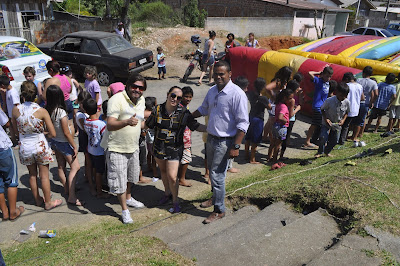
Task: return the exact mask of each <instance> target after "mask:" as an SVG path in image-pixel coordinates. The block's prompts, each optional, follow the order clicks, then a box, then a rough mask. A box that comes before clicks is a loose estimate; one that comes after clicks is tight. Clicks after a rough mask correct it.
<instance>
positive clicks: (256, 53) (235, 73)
mask: <svg viewBox="0 0 400 266" xmlns="http://www.w3.org/2000/svg"><path fill="white" fill-rule="evenodd" d="M266 52H268V50H265V49H248V48H246V47H235V48H230V49H229V59H230V62H231V68H232V81H234V80H235V79H236V78H237V77H239V76H244V77H246V78H247V79H248V80H249V87H248V90H249V91H251V90H254V87H253V84H254V81H255V80H256V78H257V75H258V62H259V61H260V58H261V56H262V55H263V54H264V53H266Z"/></svg>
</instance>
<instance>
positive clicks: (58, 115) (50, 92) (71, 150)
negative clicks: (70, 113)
mask: <svg viewBox="0 0 400 266" xmlns="http://www.w3.org/2000/svg"><path fill="white" fill-rule="evenodd" d="M46 98H47V99H51V100H48V101H47V105H46V109H47V111H48V112H49V114H51V115H50V117H51V121H52V122H53V124H54V128H55V130H56V136H55V137H53V138H52V139H51V146H52V148H53V149H54V150H55V153H56V158H57V164H58V177H59V178H60V181H61V183H62V184H63V186H64V190H65V194H67V195H68V201H67V202H68V203H69V204H73V205H76V206H82V205H83V203H81V202H80V201H79V200H78V199H77V198H76V195H75V183H76V180H75V177H76V173H77V172H78V171H79V168H80V166H79V162H78V159H77V157H76V156H77V154H78V148H77V145H76V144H75V142H74V138H73V135H72V134H71V131H70V128H69V126H68V117H67V113H66V111H65V109H66V107H65V102H64V94H63V92H62V90H61V89H60V87H58V86H57V85H50V86H49V87H48V88H47V91H46ZM66 162H67V163H68V164H69V166H70V167H71V170H70V172H69V176H68V184H67V179H66V177H65V164H66Z"/></svg>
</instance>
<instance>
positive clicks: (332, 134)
mask: <svg viewBox="0 0 400 266" xmlns="http://www.w3.org/2000/svg"><path fill="white" fill-rule="evenodd" d="M349 90H350V89H349V86H348V85H347V84H346V83H344V82H340V83H339V84H338V87H337V90H336V96H332V97H329V98H328V99H327V100H326V101H325V102H324V103H323V104H322V106H321V113H322V117H323V120H322V127H321V133H320V137H319V138H320V143H319V148H318V152H317V154H316V155H315V158H319V157H321V156H322V155H323V154H325V156H332V155H331V154H330V152H331V151H332V149H333V148H334V147H335V145H336V144H337V142H338V138H339V134H340V130H341V127H342V125H343V123H344V121H345V120H346V118H347V114H348V113H349V112H350V101H349V100H348V99H347V95H348V94H349Z"/></svg>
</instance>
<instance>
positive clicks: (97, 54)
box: [80, 38, 102, 73]
mask: <svg viewBox="0 0 400 266" xmlns="http://www.w3.org/2000/svg"><path fill="white" fill-rule="evenodd" d="M80 58H81V60H80V67H81V69H82V71H83V70H84V69H85V67H86V66H89V65H90V66H98V65H102V58H101V51H100V48H99V46H98V45H97V43H96V41H95V40H93V39H86V38H85V39H83V40H82V45H81V50H80ZM82 73H83V72H82Z"/></svg>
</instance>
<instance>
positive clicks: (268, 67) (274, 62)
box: [258, 51, 307, 83]
mask: <svg viewBox="0 0 400 266" xmlns="http://www.w3.org/2000/svg"><path fill="white" fill-rule="evenodd" d="M306 60H307V58H305V57H303V56H297V55H292V54H288V53H280V52H276V51H268V52H266V53H265V54H263V55H262V56H261V58H260V60H259V61H258V77H262V78H264V79H265V80H266V81H267V83H270V82H271V80H272V79H273V78H274V76H275V73H276V72H277V71H278V70H279V69H280V68H282V67H284V66H289V67H291V68H292V69H293V73H296V72H297V71H298V70H299V68H300V66H301V65H302V64H303V63H304V61H306Z"/></svg>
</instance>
